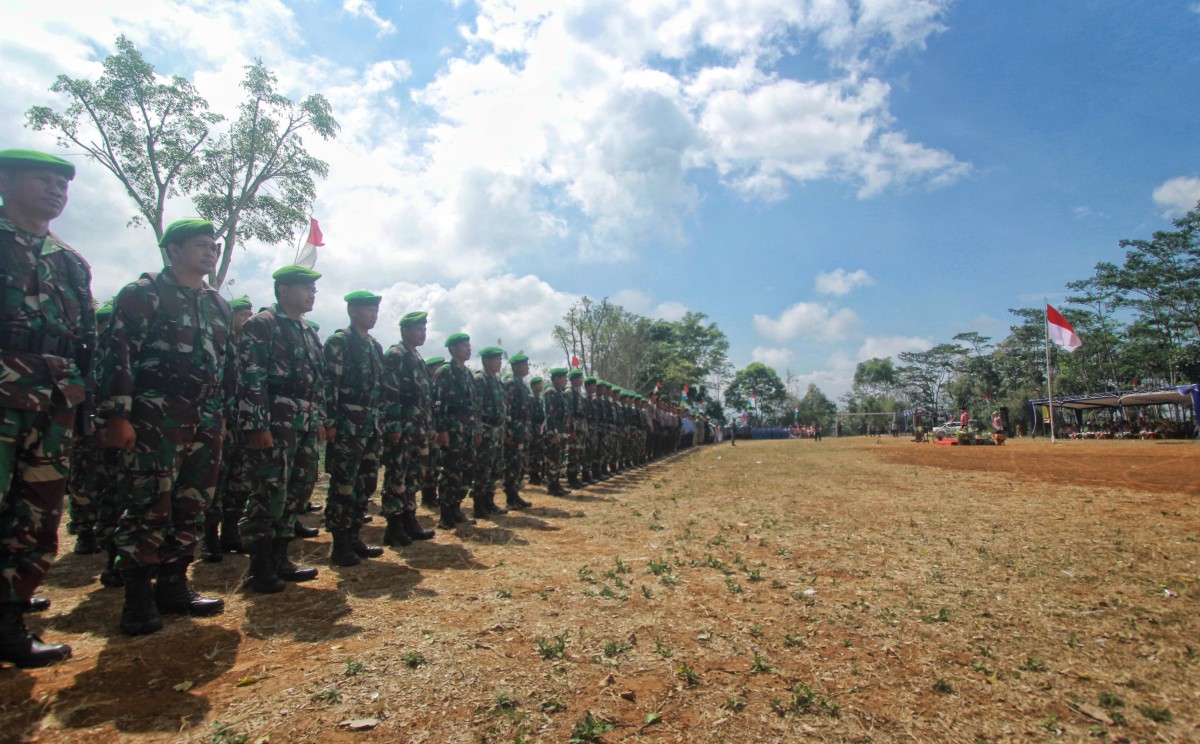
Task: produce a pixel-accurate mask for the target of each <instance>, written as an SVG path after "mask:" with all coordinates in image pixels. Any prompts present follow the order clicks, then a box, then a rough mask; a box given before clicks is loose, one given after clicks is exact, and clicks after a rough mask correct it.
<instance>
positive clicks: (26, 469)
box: [0, 408, 72, 604]
mask: <svg viewBox="0 0 1200 744" xmlns="http://www.w3.org/2000/svg"><path fill="white" fill-rule="evenodd" d="M64 420H68V421H69V420H70V419H69V418H68V417H67V416H65V415H52V414H50V413H47V412H45V411H19V410H17V409H15V408H0V603H7V604H11V603H14V602H17V603H20V602H25V601H26V600H28V599H29V598H30V597H31V596H33V592H34V590H35V589H37V587H38V585H39V584H41V583H42V578H43V577H44V576H45V575H46V571H48V570H49V569H50V562H51V561H52V560H53V559H54V554H55V553H57V552H58V523H59V520H60V519H61V518H62V505H63V496H64V495H65V494H66V492H67V468H68V467H69V466H70V461H71V442H72V431H71V427H70V426H69V425H64V424H63V421H64Z"/></svg>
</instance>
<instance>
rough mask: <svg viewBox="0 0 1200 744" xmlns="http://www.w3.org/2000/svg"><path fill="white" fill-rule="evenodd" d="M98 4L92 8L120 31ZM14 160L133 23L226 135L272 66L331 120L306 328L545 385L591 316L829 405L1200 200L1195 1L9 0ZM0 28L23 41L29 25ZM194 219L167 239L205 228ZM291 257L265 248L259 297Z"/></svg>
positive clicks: (72, 231)
mask: <svg viewBox="0 0 1200 744" xmlns="http://www.w3.org/2000/svg"><path fill="white" fill-rule="evenodd" d="M100 6H103V7H100ZM0 9H2V12H3V15H4V17H5V19H6V24H5V25H6V27H7V28H9V29H13V28H17V27H18V24H21V25H20V27H21V28H23V29H24V31H23V33H21V34H20V35H19V36H16V37H13V38H10V39H7V40H6V43H5V44H4V45H3V46H0V63H2V64H0V83H2V84H3V85H4V89H5V91H6V96H5V100H4V101H2V102H0V134H2V135H3V136H2V137H0V142H2V143H3V145H4V146H32V147H41V148H44V149H53V148H54V145H53V141H52V140H51V139H50V138H48V137H47V136H45V135H44V134H40V133H36V132H31V131H29V130H27V129H25V128H23V126H22V122H23V116H22V113H23V111H24V110H25V109H26V108H28V107H29V106H30V105H34V104H40V103H50V104H52V105H53V104H56V103H57V104H58V105H61V102H59V101H56V100H55V99H54V97H53V95H52V94H50V93H49V92H48V90H47V89H48V87H49V85H50V84H51V83H52V81H53V78H54V76H55V75H56V74H58V73H60V72H66V73H68V74H71V75H74V76H82V75H86V76H91V77H94V76H95V75H96V74H97V72H98V65H99V61H100V60H101V59H102V58H103V56H104V55H105V54H106V53H107V51H108V50H110V49H111V46H112V40H113V39H114V38H115V36H116V35H117V34H119V33H125V34H126V35H128V36H129V37H130V38H131V39H132V40H133V41H134V42H135V43H136V44H137V45H138V46H139V48H140V49H142V51H143V52H144V54H145V55H146V56H147V58H148V59H150V60H151V61H152V62H153V63H155V64H156V65H157V66H158V68H159V70H160V72H163V73H170V74H184V75H187V76H188V77H190V78H192V79H193V80H195V82H196V84H197V85H198V86H199V87H200V89H201V91H202V92H203V93H204V94H205V95H206V96H207V97H208V98H209V100H210V101H211V102H212V104H213V107H214V108H215V109H216V110H218V111H222V112H225V113H232V112H233V109H234V107H235V105H236V103H237V100H238V91H237V89H236V83H237V81H238V79H239V77H240V70H241V66H242V65H244V64H245V63H247V62H248V61H249V60H250V59H251V58H252V57H254V56H260V57H262V58H263V60H264V61H265V62H266V63H267V64H268V65H269V66H271V67H272V68H273V69H275V70H276V71H277V73H278V74H279V77H280V81H281V84H282V85H283V87H284V88H285V90H286V92H287V93H288V94H289V95H291V96H292V97H294V98H299V97H302V96H303V95H307V94H308V93H312V92H321V93H324V94H325V95H326V96H327V97H328V98H329V99H330V101H331V103H332V104H333V106H334V110H335V115H336V116H337V117H338V119H339V121H340V122H341V124H342V126H343V129H342V133H341V135H340V136H339V137H338V139H337V140H335V141H333V142H330V143H325V142H320V141H314V142H312V143H311V144H312V149H313V150H314V151H315V152H316V153H317V154H319V155H320V156H321V157H323V158H325V159H327V160H328V161H329V163H330V165H331V175H330V178H329V180H328V181H326V182H325V183H323V184H322V185H321V186H320V189H319V193H320V195H319V198H318V201H317V204H316V205H315V213H316V216H317V217H318V218H319V219H320V220H321V224H322V227H323V229H324V231H325V235H326V242H327V244H328V245H327V247H326V248H325V249H324V252H323V253H322V257H321V260H320V262H319V263H318V267H317V268H318V269H320V270H322V271H324V272H325V273H326V278H325V279H323V280H322V285H321V289H322V293H321V295H320V297H319V300H318V306H317V309H316V310H315V311H314V313H313V315H314V317H315V318H316V319H317V320H319V321H320V322H321V323H322V326H323V327H325V328H327V329H330V330H331V329H332V328H333V327H336V326H338V325H340V324H343V323H344V320H343V319H344V306H343V304H342V303H341V302H340V300H339V299H338V298H340V296H341V295H342V294H344V293H345V292H347V291H350V290H352V289H358V288H367V289H372V290H375V291H379V292H383V293H384V295H385V298H386V299H385V302H384V306H383V320H382V322H381V324H380V327H379V328H378V330H377V334H376V335H377V336H379V337H380V339H381V340H383V341H384V342H391V341H393V340H395V338H396V337H397V336H398V332H397V331H396V329H395V327H394V321H395V319H397V318H398V317H399V316H400V315H401V314H403V313H404V312H406V311H407V310H410V309H417V308H420V309H429V310H431V312H432V316H431V318H432V326H431V344H430V346H429V347H427V349H426V353H427V355H432V354H434V353H437V351H438V346H437V345H438V344H439V343H440V340H441V339H442V338H444V336H445V335H446V334H448V333H450V332H453V331H457V330H467V331H468V332H471V333H472V334H473V335H474V336H475V337H476V338H478V339H482V340H485V341H486V342H488V343H491V342H494V341H495V340H497V339H499V340H501V341H502V343H503V345H504V346H505V347H506V348H508V349H509V351H510V352H515V351H516V350H517V349H523V350H525V351H527V352H528V353H530V354H531V356H532V357H533V358H534V359H535V360H536V361H537V362H539V363H541V364H542V365H544V366H548V365H550V364H553V363H558V362H559V361H560V358H561V354H560V353H559V352H557V351H556V350H555V348H554V345H553V343H552V341H551V339H550V337H549V329H550V327H551V326H552V325H553V324H554V322H555V321H556V320H557V319H558V318H559V317H560V316H561V315H562V313H563V311H565V310H566V308H567V307H568V306H569V305H570V304H571V302H572V301H574V300H575V299H577V298H578V297H580V296H582V295H585V294H586V295H589V296H591V297H594V298H599V297H604V296H608V297H611V298H615V299H617V300H618V301H620V302H622V303H623V304H625V305H626V306H627V307H629V308H630V309H632V310H635V311H637V312H641V313H643V314H648V315H654V316H658V317H665V318H668V319H675V318H677V317H679V315H680V314H681V313H682V312H684V311H686V310H693V311H699V312H704V313H706V314H708V315H709V316H710V318H712V319H713V320H715V321H716V322H717V323H718V324H719V325H720V326H721V328H722V329H723V330H724V331H725V332H726V333H727V334H728V335H729V338H730V341H731V344H732V349H731V356H732V359H733V361H734V363H735V365H736V366H737V367H742V366H744V365H746V364H747V363H749V362H750V361H754V360H759V361H764V362H766V363H768V364H771V365H773V366H775V367H776V368H777V369H778V370H779V371H780V373H781V374H786V373H788V372H790V373H791V375H792V376H793V378H794V381H793V384H794V386H795V388H796V389H797V390H801V391H802V390H803V386H804V385H805V384H807V383H808V382H815V383H816V384H818V385H819V386H820V387H821V388H822V389H823V390H825V391H826V393H827V394H830V395H831V396H834V397H836V396H838V395H841V394H842V393H844V392H845V390H846V389H847V388H848V386H849V382H850V378H851V377H852V375H853V371H854V365H855V364H856V363H857V362H858V361H861V360H862V359H865V358H869V357H871V356H886V355H891V354H895V353H898V352H899V351H903V350H919V349H922V348H927V347H928V346H930V345H933V344H935V343H938V342H941V341H945V340H949V338H950V337H951V336H952V335H953V334H955V333H958V332H961V331H965V330H978V331H980V332H982V333H984V334H985V335H992V336H995V337H1003V336H1004V334H1005V333H1006V330H1007V326H1008V324H1009V316H1008V313H1007V309H1008V308H1010V307H1025V306H1037V305H1038V303H1039V302H1040V298H1041V297H1042V296H1043V295H1045V296H1047V297H1049V298H1050V300H1051V302H1056V301H1061V300H1062V298H1063V297H1064V296H1065V293H1066V291H1065V284H1066V283H1067V282H1069V281H1072V280H1075V279H1080V278H1084V277H1086V276H1088V275H1089V274H1090V273H1091V269H1092V267H1093V266H1094V264H1095V263H1096V262H1097V261H1101V260H1118V259H1119V258H1120V255H1121V252H1120V249H1119V246H1118V241H1119V240H1120V239H1121V238H1137V237H1146V236H1148V235H1149V234H1150V233H1151V232H1152V231H1154V230H1157V229H1164V228H1167V227H1169V219H1170V217H1171V216H1172V215H1178V214H1180V213H1181V212H1182V210H1184V209H1186V208H1187V206H1189V205H1194V204H1195V202H1196V200H1197V199H1200V137H1197V136H1196V134H1195V122H1196V121H1198V120H1200V116H1198V114H1200V100H1198V99H1197V97H1196V96H1195V95H1193V94H1192V92H1193V91H1194V90H1195V81H1196V80H1197V79H1200V44H1197V43H1196V40H1197V39H1198V38H1200V4H1198V3H1196V2H1183V1H1178V2H1176V1H1172V0H1163V1H1161V2H1135V3H1128V2H1124V3H1123V2H1115V1H1114V2H1087V1H1085V0H1078V1H1073V2H1014V3H988V2H943V1H941V0H856V1H853V2H852V1H850V0H811V1H809V2H785V1H783V0H739V1H732V0H731V1H729V2H715V0H714V1H712V2H703V1H700V0H693V1H692V2H683V1H682V0H646V1H645V2H640V3H636V4H631V3H621V2H613V1H612V0H605V1H601V0H575V1H573V2H551V1H550V0H545V1H539V0H523V1H522V2H512V3H505V2H499V1H498V0H497V1H495V2H493V1H481V2H477V3H468V2H458V3H450V2H444V3H443V2H419V3H412V2H410V3H398V2H384V1H383V0H377V1H376V2H370V1H369V0H290V1H284V0H254V1H253V2H233V1H232V0H218V1H215V2H204V3H200V2H165V1H164V0H147V1H146V2H139V3H67V4H55V5H52V4H47V3H35V2H27V1H26V0H0ZM9 34H10V35H11V34H12V32H11V31H10V32H9ZM110 178H111V177H109V176H107V175H106V174H105V173H104V172H103V171H101V170H100V169H99V168H97V167H95V166H89V165H86V164H84V165H83V166H82V167H81V169H80V177H79V178H78V179H77V181H76V182H75V184H74V185H73V194H72V204H71V206H70V207H69V209H68V213H67V215H66V216H64V218H63V219H62V220H60V222H59V223H58V224H56V226H55V228H56V231H57V232H59V233H60V234H62V235H63V237H64V238H66V239H67V240H68V241H69V242H71V243H73V244H74V245H76V246H77V247H78V248H80V250H82V251H83V252H84V254H85V255H87V256H88V257H89V259H90V260H91V261H92V263H93V264H94V266H95V267H96V290H97V294H99V295H105V296H106V295H108V294H111V293H112V292H114V291H115V290H116V289H118V288H119V287H120V285H121V284H123V283H124V282H126V281H129V280H130V279H131V278H133V275H134V274H135V273H136V272H137V271H141V270H145V269H153V268H155V266H154V265H153V264H154V261H155V260H156V257H157V253H156V252H155V250H154V246H153V241H152V239H151V236H150V235H149V234H148V233H147V232H145V231H136V230H131V229H129V228H127V227H126V226H125V221H126V220H127V219H128V216H129V215H130V214H131V207H130V205H129V204H128V202H127V201H126V200H125V197H124V196H123V195H122V194H121V193H120V192H118V191H117V190H116V188H115V185H114V182H113V181H111V180H110ZM188 209H189V208H188V205H187V203H186V202H182V201H181V202H179V203H177V204H172V205H171V209H170V210H169V215H170V216H171V217H172V218H174V217H182V216H187V215H188ZM290 251H291V249H290V248H289V247H287V246H261V245H250V246H249V249H248V252H247V253H245V254H243V255H242V256H239V257H238V259H237V262H236V263H235V266H234V272H233V273H234V274H235V276H236V283H235V287H236V288H237V289H238V290H239V293H240V291H246V292H249V293H250V294H251V296H252V298H255V299H256V300H258V299H259V298H262V299H263V300H264V301H265V299H266V298H267V297H268V296H269V279H268V277H269V273H270V271H271V269H272V268H274V267H275V266H277V265H280V264H282V263H285V262H287V261H288V260H290V257H291V254H290Z"/></svg>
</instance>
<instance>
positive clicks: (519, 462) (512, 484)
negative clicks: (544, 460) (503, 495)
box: [504, 433, 529, 491]
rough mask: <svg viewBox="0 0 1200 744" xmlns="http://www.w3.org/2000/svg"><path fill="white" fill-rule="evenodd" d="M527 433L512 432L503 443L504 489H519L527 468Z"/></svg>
mask: <svg viewBox="0 0 1200 744" xmlns="http://www.w3.org/2000/svg"><path fill="white" fill-rule="evenodd" d="M528 455H529V435H528V434H526V433H518V434H514V435H512V436H511V437H510V438H509V441H507V442H505V444H504V490H505V491H520V490H521V484H522V483H524V481H525V471H526V470H528V468H529V461H528Z"/></svg>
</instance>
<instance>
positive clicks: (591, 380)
mask: <svg viewBox="0 0 1200 744" xmlns="http://www.w3.org/2000/svg"><path fill="white" fill-rule="evenodd" d="M583 384H584V385H597V384H599V381H598V380H597V379H596V378H595V377H592V376H591V375H589V376H587V377H585V378H583Z"/></svg>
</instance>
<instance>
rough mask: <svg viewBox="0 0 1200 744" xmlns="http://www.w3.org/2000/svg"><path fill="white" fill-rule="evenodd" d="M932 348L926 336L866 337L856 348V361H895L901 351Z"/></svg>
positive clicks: (930, 340) (930, 341) (931, 342)
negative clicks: (890, 359)
mask: <svg viewBox="0 0 1200 744" xmlns="http://www.w3.org/2000/svg"><path fill="white" fill-rule="evenodd" d="M932 348H933V339H932V338H929V337H927V336H867V338H865V339H864V340H863V343H862V346H860V347H859V348H858V361H860V362H865V361H866V360H868V359H887V358H889V357H890V358H892V359H895V358H896V356H897V355H898V354H899V353H900V352H902V351H925V350H926V349H932Z"/></svg>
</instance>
